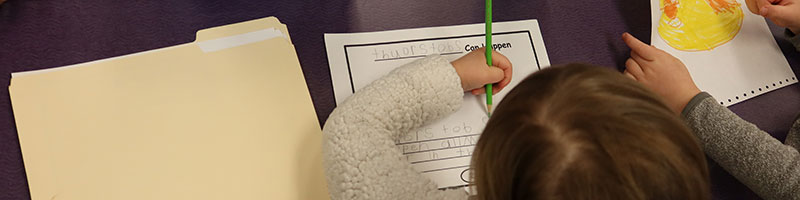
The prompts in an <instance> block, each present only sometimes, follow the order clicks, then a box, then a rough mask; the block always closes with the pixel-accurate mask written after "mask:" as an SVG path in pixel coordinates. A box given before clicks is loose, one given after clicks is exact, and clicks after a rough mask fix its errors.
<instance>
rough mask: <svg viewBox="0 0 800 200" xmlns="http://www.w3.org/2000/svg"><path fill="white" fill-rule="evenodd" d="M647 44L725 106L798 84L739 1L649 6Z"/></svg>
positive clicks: (658, 0)
mask: <svg viewBox="0 0 800 200" xmlns="http://www.w3.org/2000/svg"><path fill="white" fill-rule="evenodd" d="M650 7H651V9H650V10H651V16H652V17H651V21H652V24H651V30H652V31H651V33H652V35H651V40H650V41H651V44H652V45H654V46H656V47H658V48H660V49H663V50H664V51H667V52H669V53H670V54H672V55H674V56H675V57H678V58H680V59H681V60H682V61H683V63H684V64H686V67H687V68H688V69H689V73H691V75H692V78H693V80H694V82H695V83H696V84H697V86H698V87H699V88H700V90H703V91H706V92H708V93H710V94H711V95H712V96H714V98H716V99H717V100H718V101H719V103H720V104H721V105H725V106H730V105H733V104H736V103H739V102H741V101H744V100H747V99H749V98H752V97H755V96H758V95H761V94H764V93H766V92H769V91H772V90H775V89H778V88H781V87H783V86H787V85H790V84H793V83H796V82H797V79H796V78H795V76H794V72H792V69H791V68H790V67H789V63H788V62H786V58H785V57H784V56H783V53H782V52H781V50H780V49H779V48H778V45H777V43H776V42H775V39H773V37H772V33H771V32H770V31H769V27H767V24H766V21H765V20H764V18H763V17H761V16H758V15H755V14H753V13H750V11H748V9H747V6H746V4H745V3H744V0H740V1H735V0H651V1H650Z"/></svg>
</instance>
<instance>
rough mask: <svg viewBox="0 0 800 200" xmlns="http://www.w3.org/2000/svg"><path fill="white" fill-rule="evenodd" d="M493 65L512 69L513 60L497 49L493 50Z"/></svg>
mask: <svg viewBox="0 0 800 200" xmlns="http://www.w3.org/2000/svg"><path fill="white" fill-rule="evenodd" d="M492 66H494V67H497V68H500V69H503V71H505V70H511V61H510V60H508V58H507V57H506V56H505V55H503V54H501V53H500V52H497V51H492Z"/></svg>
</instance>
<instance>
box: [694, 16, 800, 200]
mask: <svg viewBox="0 0 800 200" xmlns="http://www.w3.org/2000/svg"><path fill="white" fill-rule="evenodd" d="M785 34H786V36H787V38H788V39H789V41H791V42H792V43H793V44H794V46H795V48H796V49H797V50H798V51H800V36H796V35H794V34H793V33H792V32H790V31H788V29H787V30H786V33H785ZM716 102H717V101H716V100H714V98H713V97H711V95H709V94H708V93H705V92H703V93H700V94H698V95H697V96H695V97H694V98H693V99H692V100H691V101H689V103H688V104H687V105H686V107H685V108H684V110H683V112H682V113H681V116H682V117H683V118H684V119H685V120H686V122H687V124H688V125H689V127H690V128H691V129H692V130H693V132H694V134H695V135H696V136H697V137H698V138H699V139H700V143H701V146H702V147H703V150H704V151H705V153H706V154H707V155H708V156H709V157H711V159H714V161H716V162H717V163H719V165H720V166H722V168H724V169H725V170H726V171H728V172H729V173H730V174H731V175H733V176H734V177H736V179H738V180H739V181H741V182H742V183H744V184H745V185H747V187H749V188H750V189H752V190H753V191H754V192H756V193H757V194H758V195H759V196H761V197H762V198H764V199H800V153H798V148H799V147H800V137H798V132H800V121H798V120H797V119H795V122H794V124H793V125H792V128H791V129H790V130H789V133H788V136H787V137H786V141H785V143H782V142H781V141H778V140H777V139H775V138H774V137H772V136H770V135H769V134H768V133H766V132H764V131H762V130H761V129H759V128H758V127H756V125H753V124H751V123H749V122H747V121H745V120H743V119H742V118H739V116H737V115H736V114H734V113H733V112H731V111H730V110H728V108H726V107H723V106H721V105H719V104H717V103H716Z"/></svg>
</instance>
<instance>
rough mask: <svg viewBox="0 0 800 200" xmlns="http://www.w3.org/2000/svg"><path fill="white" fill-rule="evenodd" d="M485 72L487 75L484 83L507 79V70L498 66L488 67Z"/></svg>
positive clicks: (483, 80) (482, 81)
mask: <svg viewBox="0 0 800 200" xmlns="http://www.w3.org/2000/svg"><path fill="white" fill-rule="evenodd" d="M485 71H486V72H485V73H483V74H484V75H485V76H484V78H483V79H482V80H481V83H483V84H489V83H500V82H502V81H504V80H505V79H506V76H505V72H504V71H503V70H502V69H500V68H497V67H488V68H486V70H485Z"/></svg>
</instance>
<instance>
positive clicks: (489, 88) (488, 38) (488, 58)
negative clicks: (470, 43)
mask: <svg viewBox="0 0 800 200" xmlns="http://www.w3.org/2000/svg"><path fill="white" fill-rule="evenodd" d="M493 50H494V49H492V0H486V64H487V65H489V67H491V66H492V51H493ZM486 110H487V111H488V112H486V113H487V115H489V117H491V116H492V84H491V83H489V84H486Z"/></svg>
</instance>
